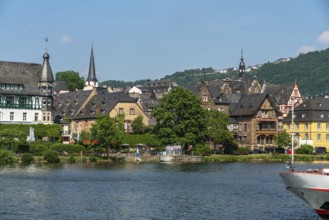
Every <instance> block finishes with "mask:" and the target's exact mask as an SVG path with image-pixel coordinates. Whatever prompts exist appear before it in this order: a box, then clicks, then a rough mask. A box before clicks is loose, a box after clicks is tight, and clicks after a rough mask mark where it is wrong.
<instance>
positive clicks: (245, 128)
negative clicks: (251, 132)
mask: <svg viewBox="0 0 329 220" xmlns="http://www.w3.org/2000/svg"><path fill="white" fill-rule="evenodd" d="M244 131H247V123H245V124H244Z"/></svg>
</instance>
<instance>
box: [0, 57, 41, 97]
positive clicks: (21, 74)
mask: <svg viewBox="0 0 329 220" xmlns="http://www.w3.org/2000/svg"><path fill="white" fill-rule="evenodd" d="M41 69H42V66H41V65H40V64H35V63H21V62H6V61H0V83H8V84H22V85H23V86H24V89H23V90H6V89H1V88H0V93H1V94H14V95H20V94H21V95H40V94H41V93H40V92H39V88H38V83H39V79H40V74H41Z"/></svg>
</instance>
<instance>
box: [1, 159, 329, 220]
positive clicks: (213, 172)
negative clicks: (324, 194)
mask: <svg viewBox="0 0 329 220" xmlns="http://www.w3.org/2000/svg"><path fill="white" fill-rule="evenodd" d="M328 166H329V164H311V163H303V164H297V170H303V169H307V168H322V167H328ZM281 171H285V168H284V166H283V164H281V163H192V164H179V163H178V164H162V163H118V164H106V165H95V164H73V165H71V164H64V165H63V164H61V165H52V166H51V165H44V164H43V165H30V166H20V165H15V166H4V167H0V219H47V220H48V219H153V220H161V219H253V220H254V219H256V220H257V219H319V218H318V217H317V215H316V214H315V212H314V211H313V210H312V209H311V208H310V207H309V206H308V205H307V204H305V203H304V202H302V201H301V200H300V199H298V198H297V197H295V196H294V195H293V194H292V193H290V192H288V191H286V190H285V187H284V184H283V183H282V181H281V179H280V177H279V174H278V173H279V172H281Z"/></svg>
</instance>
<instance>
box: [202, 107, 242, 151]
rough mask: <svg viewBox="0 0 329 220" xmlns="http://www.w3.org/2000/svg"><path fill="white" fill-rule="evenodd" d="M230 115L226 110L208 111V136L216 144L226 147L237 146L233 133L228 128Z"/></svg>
mask: <svg viewBox="0 0 329 220" xmlns="http://www.w3.org/2000/svg"><path fill="white" fill-rule="evenodd" d="M228 120H229V116H228V115H227V114H225V113H224V112H219V111H216V110H210V111H208V113H207V125H208V137H209V138H210V139H211V140H212V141H213V142H214V144H222V145H223V146H224V147H227V146H237V144H236V142H235V140H234V137H233V134H232V133H231V132H230V131H229V130H228V129H227V125H228Z"/></svg>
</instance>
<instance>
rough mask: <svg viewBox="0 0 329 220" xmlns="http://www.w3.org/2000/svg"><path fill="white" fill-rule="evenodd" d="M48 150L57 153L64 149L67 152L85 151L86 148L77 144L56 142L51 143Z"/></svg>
mask: <svg viewBox="0 0 329 220" xmlns="http://www.w3.org/2000/svg"><path fill="white" fill-rule="evenodd" d="M50 150H53V151H57V152H58V153H63V152H64V151H65V152H67V153H68V154H77V153H80V152H81V151H82V152H85V151H86V148H85V147H84V146H82V145H79V144H61V143H56V144H53V145H51V147H50Z"/></svg>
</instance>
